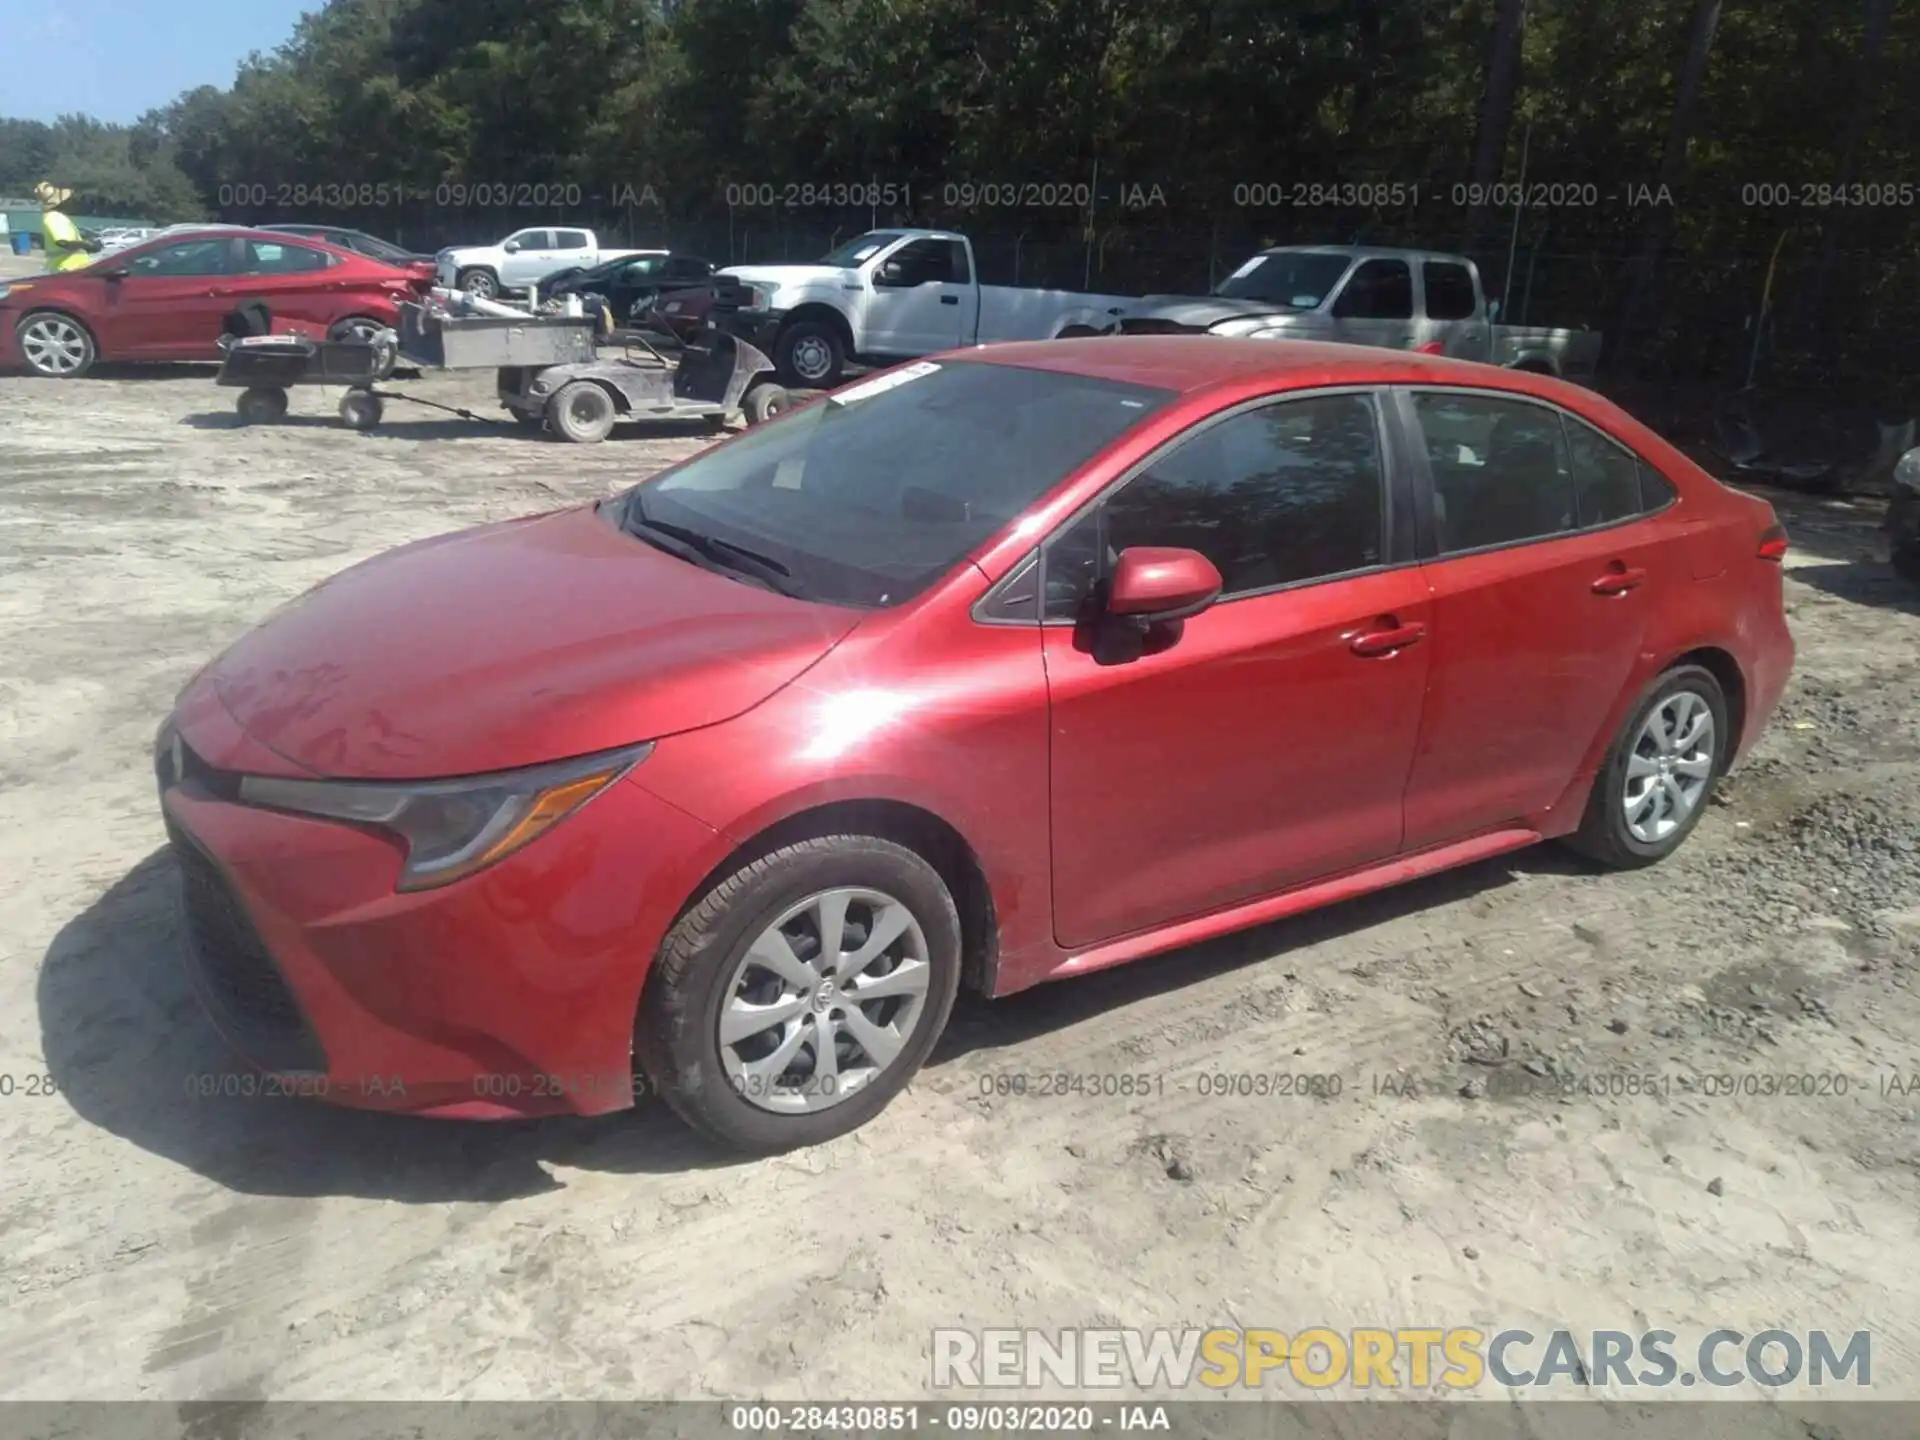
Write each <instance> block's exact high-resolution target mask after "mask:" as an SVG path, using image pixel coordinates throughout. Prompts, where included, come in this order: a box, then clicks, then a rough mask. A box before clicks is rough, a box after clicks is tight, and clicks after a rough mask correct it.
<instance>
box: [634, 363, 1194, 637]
mask: <svg viewBox="0 0 1920 1440" xmlns="http://www.w3.org/2000/svg"><path fill="white" fill-rule="evenodd" d="M1172 398H1173V392H1171V391H1167V390H1160V389H1155V388H1150V387H1148V386H1143V385H1130V384H1122V383H1118V382H1114V381H1107V380H1094V379H1088V378H1086V377H1083V376H1078V375H1066V374H1060V373H1057V372H1054V371H1048V370H1028V369H1023V368H1019V367H1016V366H1012V365H996V364H988V363H980V362H967V361H961V362H946V363H939V364H936V363H933V362H931V361H922V362H920V363H919V364H917V365H912V366H906V367H903V368H902V369H899V370H894V371H891V372H888V373H886V374H883V375H880V376H877V377H875V378H874V379H872V380H868V381H864V382H861V383H858V384H855V385H853V386H851V387H849V388H848V389H845V390H841V391H838V392H836V393H835V394H834V395H832V396H829V397H828V398H827V399H825V400H821V401H816V402H815V403H813V404H811V405H807V406H805V407H803V408H801V409H799V410H796V411H794V412H793V413H792V414H791V415H790V416H787V417H784V418H782V419H780V420H777V421H775V422H773V423H771V424H768V425H765V426H762V427H756V428H754V429H752V430H749V431H747V432H746V433H745V434H743V435H741V436H740V437H739V438H738V439H735V440H732V441H729V442H728V443H727V444H725V445H722V446H719V447H717V448H716V449H713V450H709V451H706V452H704V453H702V454H700V455H697V456H695V457H694V458H693V459H691V460H688V461H686V462H685V463H683V464H682V465H680V466H678V467H677V468H675V469H673V470H670V471H668V472H667V473H665V474H664V475H661V476H658V477H656V478H654V479H652V480H649V481H647V482H645V483H643V484H641V485H640V486H638V487H636V488H635V489H634V490H632V491H629V492H628V498H627V500H626V502H625V506H624V509H623V511H622V514H621V519H622V523H623V524H624V526H625V528H626V529H627V530H628V531H629V532H631V533H632V534H634V535H635V536H637V537H638V538H640V539H642V540H649V541H652V542H654V543H657V544H659V545H660V546H661V548H665V549H673V548H675V545H676V543H678V544H680V545H692V546H694V547H695V548H696V550H697V551H699V552H700V553H702V554H704V555H705V556H706V557H707V558H708V559H710V560H712V561H713V562H714V564H715V565H716V566H724V565H726V564H727V563H729V561H730V560H732V561H737V562H738V566H739V568H740V569H741V571H742V572H743V573H744V572H751V571H755V570H757V571H758V572H759V574H760V578H761V579H762V581H763V582H766V583H771V584H773V586H774V588H778V589H785V590H787V591H789V592H790V593H792V594H795V595H798V596H800V597H802V598H805V599H811V600H820V601H825V602H827V603H831V604H844V605H855V606H862V607H871V606H888V605H898V604H901V603H903V602H905V601H907V600H909V599H911V598H912V597H913V596H915V595H917V594H919V593H920V592H921V591H922V590H924V589H926V588H927V587H928V586H929V585H931V584H932V583H933V582H934V581H935V580H937V579H939V578H940V577H941V576H942V575H944V574H945V573H946V572H947V571H948V570H950V569H952V567H953V566H954V565H955V564H957V563H958V562H959V561H960V560H961V558H962V557H964V556H965V555H967V554H968V553H969V552H971V551H973V550H975V549H977V548H978V547H979V546H980V545H981V544H983V543H984V542H985V541H987V540H988V539H990V538H991V537H992V536H994V535H995V534H997V533H999V532H1000V531H1001V530H1003V529H1004V528H1006V527H1007V526H1008V525H1009V524H1011V523H1012V522H1014V521H1015V520H1017V519H1018V518H1019V517H1020V516H1021V515H1022V514H1024V513H1025V512H1026V511H1027V510H1028V509H1030V508H1031V507H1032V506H1033V505H1034V504H1035V503H1036V502H1037V501H1039V500H1040V499H1042V498H1043V497H1044V496H1046V495H1047V494H1048V493H1049V492H1050V491H1052V490H1053V489H1054V488H1055V487H1056V486H1057V485H1059V484H1060V482H1062V481H1063V480H1065V479H1066V478H1067V477H1068V476H1069V475H1071V474H1072V473H1073V472H1074V471H1075V470H1077V469H1079V468H1080V466H1082V465H1083V464H1085V463H1086V462H1087V461H1088V460H1090V459H1092V458H1093V457H1094V456H1095V455H1096V454H1098V453H1099V452H1100V451H1101V450H1102V449H1104V448H1105V447H1106V446H1107V445H1109V444H1110V443H1111V442H1113V441H1114V440H1116V439H1117V438H1119V436H1120V435H1122V434H1123V433H1124V432H1126V431H1128V430H1130V429H1132V428H1133V427H1134V426H1136V425H1138V424H1140V423H1141V422H1142V421H1144V420H1146V419H1147V418H1148V417H1149V416H1151V415H1153V414H1155V413H1157V412H1158V411H1159V410H1161V409H1162V408H1163V407H1164V406H1165V405H1166V404H1167V402H1168V401H1169V400H1171V399H1172ZM690 537H691V538H690ZM743 550H744V551H746V552H750V553H751V555H752V556H754V557H757V559H745V558H742V553H741V552H742V551H743ZM769 561H770V562H772V565H771V566H769V565H768V564H767V563H766V562H769ZM769 573H771V575H772V576H773V577H774V579H773V580H772V581H771V582H768V581H767V576H768V574H769Z"/></svg>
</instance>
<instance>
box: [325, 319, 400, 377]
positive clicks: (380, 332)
mask: <svg viewBox="0 0 1920 1440" xmlns="http://www.w3.org/2000/svg"><path fill="white" fill-rule="evenodd" d="M327 338H328V339H329V340H353V341H357V342H359V343H360V344H362V345H381V344H384V346H385V348H384V350H383V351H382V353H381V355H380V357H379V363H378V364H376V365H375V366H374V369H373V378H374V379H375V380H385V379H387V378H388V377H389V376H391V375H392V374H393V371H394V367H395V366H396V365H397V364H398V363H399V360H400V352H399V347H398V345H397V343H396V341H397V339H398V337H397V336H396V335H395V334H394V330H393V327H392V326H391V325H382V324H381V323H380V322H379V321H378V320H375V319H373V318H372V317H371V316H368V315H351V316H348V317H347V318H346V319H345V320H342V321H339V322H338V323H337V324H335V325H334V327H333V328H332V329H331V330H329V331H327Z"/></svg>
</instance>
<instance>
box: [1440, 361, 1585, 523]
mask: <svg viewBox="0 0 1920 1440" xmlns="http://www.w3.org/2000/svg"><path fill="white" fill-rule="evenodd" d="M1413 408H1414V412H1415V414H1416V415H1417V416H1418V417H1419V421H1420V429H1421V432H1422V436H1423V438H1424V440H1425V442H1426V451H1427V462H1428V466H1429V468H1430V469H1431V471H1432V473H1433V508H1434V521H1435V526H1436V528H1437V530H1438V532H1439V539H1440V550H1441V553H1442V554H1456V553H1458V552H1460V551H1462V550H1480V549H1484V548H1486V547H1488V546H1492V545H1511V544H1514V543H1516V542H1518V541H1523V540H1538V539H1544V538H1546V537H1547V536H1550V535H1558V534H1562V533H1564V532H1566V531H1569V530H1572V529H1573V528H1574V527H1575V523H1576V522H1575V494H1574V483H1573V468H1572V463H1571V461H1570V459H1569V457H1568V454H1567V441H1566V434H1565V431H1564V430H1563V429H1562V427H1561V424H1560V415H1559V412H1558V411H1556V410H1550V409H1548V408H1547V407H1546V406H1544V405H1529V404H1525V403H1522V402H1520V401H1515V400H1498V399H1493V398H1491V397H1489V396H1484V395H1469V394H1458V395H1456V394H1448V393H1446V392H1443V391H1423V392H1420V393H1419V394H1416V395H1415V396H1414V397H1413Z"/></svg>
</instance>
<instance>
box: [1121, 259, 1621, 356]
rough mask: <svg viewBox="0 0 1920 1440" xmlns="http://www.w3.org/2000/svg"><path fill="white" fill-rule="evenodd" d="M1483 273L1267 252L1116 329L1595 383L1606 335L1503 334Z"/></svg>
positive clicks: (1145, 307)
mask: <svg viewBox="0 0 1920 1440" xmlns="http://www.w3.org/2000/svg"><path fill="white" fill-rule="evenodd" d="M1498 314H1499V302H1498V301H1492V302H1489V301H1488V300H1487V298H1486V292H1485V290H1484V289H1483V288H1482V287H1481V284H1480V271H1479V269H1478V268H1477V267H1476V266H1475V265H1474V263H1473V262H1472V261H1471V260H1469V259H1467V258H1466V257H1465V256H1464V255H1449V254H1446V253H1444V252H1442V251H1435V250H1393V249H1384V248H1377V247H1373V246H1363V245H1286V246H1281V247H1280V248H1278V249H1274V250H1262V251H1261V252H1260V253H1259V254H1258V255H1255V256H1254V257H1253V258H1252V259H1250V260H1248V261H1247V263H1246V264H1244V265H1242V266H1241V267H1240V268H1239V269H1238V270H1236V271H1234V272H1233V274H1231V275H1229V276H1228V277H1227V278H1226V279H1225V280H1224V281H1222V282H1221V283H1220V284H1219V285H1218V286H1217V287H1216V288H1215V290H1214V292H1213V294H1211V295H1204V296H1190V295H1149V296H1147V297H1146V298H1144V299H1142V300H1139V301H1136V302H1135V303H1134V304H1132V305H1131V306H1129V307H1128V309H1127V311H1126V313H1125V314H1124V315H1123V316H1122V317H1121V319H1120V321H1119V323H1118V325H1117V326H1116V327H1115V329H1116V330H1117V332H1118V333H1120V334H1124V335H1156V334H1157V335H1166V334H1209V335H1232V336H1245V337H1250V338H1254V339H1261V340H1336V341H1343V342H1345V343H1347V344H1351V345H1381V346H1385V347H1387V348H1389V349H1394V350H1418V351H1422V352H1424V353H1427V354H1434V355H1451V356H1453V357H1454V358H1456V359H1460V360H1478V361H1482V362H1484V363H1488V364H1493V365H1506V366H1511V367H1512V368H1513V369H1516V370H1533V371H1537V372H1539V373H1541V374H1545V375H1558V376H1560V377H1562V378H1564V379H1568V380H1575V381H1582V382H1585V381H1590V380H1592V378H1593V375H1594V370H1595V367H1596V366H1597V365H1598V363H1599V359H1600V332H1599V331H1597V330H1584V329H1558V328H1554V327H1551V326H1544V325H1499V324H1495V323H1494V322H1495V319H1496V318H1497V316H1498Z"/></svg>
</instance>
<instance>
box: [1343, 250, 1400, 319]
mask: <svg viewBox="0 0 1920 1440" xmlns="http://www.w3.org/2000/svg"><path fill="white" fill-rule="evenodd" d="M1333 313H1334V315H1335V316H1337V317H1338V318H1340V319H1342V320H1411V319H1412V318H1413V271H1412V269H1411V268H1410V267H1409V266H1408V265H1407V262H1406V261H1404V260H1369V261H1367V262H1366V263H1365V264H1364V265H1362V266H1361V267H1360V268H1359V269H1357V270H1355V271H1354V272H1353V278H1352V279H1351V280H1349V281H1347V288H1346V289H1344V290H1342V291H1341V292H1340V298H1339V299H1338V300H1336V301H1334V302H1333Z"/></svg>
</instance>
